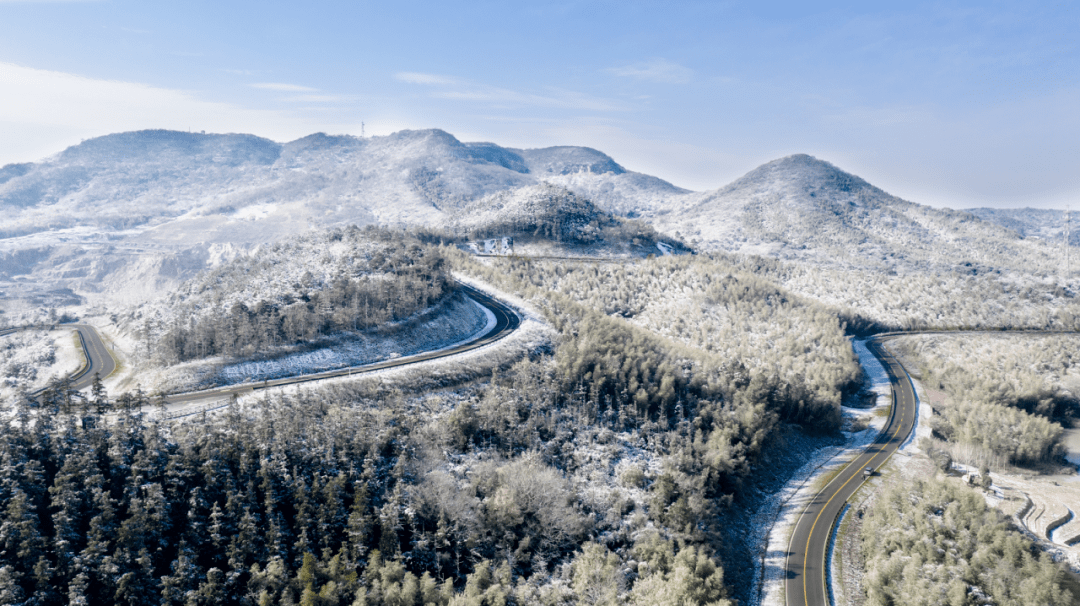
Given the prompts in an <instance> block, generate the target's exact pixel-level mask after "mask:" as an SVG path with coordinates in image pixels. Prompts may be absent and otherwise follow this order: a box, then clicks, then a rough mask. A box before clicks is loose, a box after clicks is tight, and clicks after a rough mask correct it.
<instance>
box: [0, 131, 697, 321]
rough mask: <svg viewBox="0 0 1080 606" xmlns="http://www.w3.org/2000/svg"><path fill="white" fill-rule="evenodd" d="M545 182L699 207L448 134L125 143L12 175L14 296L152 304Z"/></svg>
mask: <svg viewBox="0 0 1080 606" xmlns="http://www.w3.org/2000/svg"><path fill="white" fill-rule="evenodd" d="M543 182H553V183H560V184H566V185H567V186H568V187H571V189H573V190H574V191H576V192H578V193H580V194H582V195H585V196H588V197H589V198H590V199H594V200H598V201H607V203H608V204H609V205H610V206H613V207H614V206H619V205H622V207H625V208H629V209H631V210H632V209H633V208H637V207H638V206H648V205H650V204H655V203H656V202H657V201H658V200H661V199H664V198H665V196H668V195H672V194H675V195H678V194H682V193H684V190H681V189H679V188H677V187H674V186H673V185H671V184H669V183H666V182H664V181H661V180H659V179H656V178H654V177H648V176H646V175H640V174H637V173H633V172H630V171H627V170H625V169H624V168H623V167H621V166H619V164H617V163H616V162H615V161H614V160H613V159H611V158H610V157H608V156H607V155H605V154H603V153H601V152H598V151H596V150H593V149H589V148H583V147H553V148H546V149H533V150H518V149H511V148H504V147H500V146H498V145H495V144H492V143H463V142H461V141H459V140H457V139H456V138H455V137H453V136H452V135H450V134H448V133H446V132H443V131H441V130H425V131H402V132H399V133H395V134H393V135H390V136H386V137H372V138H358V137H350V136H341V137H334V136H328V135H324V134H315V135H311V136H308V137H304V138H303V139H299V140H296V141H292V142H289V143H285V144H279V143H275V142H273V141H270V140H268V139H262V138H259V137H255V136H252V135H236V134H227V135H207V134H196V133H185V132H175V131H160V130H157V131H139V132H130V133H120V134H114V135H108V136H105V137H99V138H96V139H91V140H88V141H85V142H83V143H81V144H79V145H76V146H74V147H71V148H69V149H67V150H65V151H63V152H61V153H60V154H57V155H56V156H54V157H51V158H49V159H46V160H44V161H42V162H39V163H33V164H17V165H8V166H5V167H3V168H2V169H0V209H2V211H3V212H2V214H0V282H7V281H9V280H13V279H15V278H16V277H17V276H27V275H28V274H30V275H31V279H29V280H27V283H29V282H34V283H48V284H61V285H63V286H68V287H73V288H75V289H76V290H79V291H81V292H95V291H110V292H112V293H114V294H121V293H122V294H125V295H128V296H126V297H124V298H130V299H140V298H143V294H144V293H143V292H141V291H143V290H147V291H156V290H160V289H162V288H167V287H169V286H170V285H174V284H176V283H177V281H178V280H181V279H184V278H186V277H190V276H191V275H193V273H194V272H196V271H198V270H200V269H202V268H204V267H206V266H208V265H212V264H213V263H214V262H215V261H216V260H219V259H221V258H228V257H229V256H230V255H231V254H235V253H236V252H237V251H239V250H242V249H245V248H249V247H251V246H254V245H258V244H261V243H266V242H274V241H279V240H282V239H283V238H286V237H289V236H293V235H295V234H297V233H301V232H304V231H307V230H309V229H317V228H325V227H332V226H342V225H347V224H356V225H365V224H369V223H378V224H383V225H424V226H436V227H442V226H446V225H448V224H449V222H450V218H451V216H460V212H459V211H460V210H461V209H462V208H463V207H465V206H467V205H468V204H469V203H471V202H473V201H475V200H478V199H481V198H483V197H485V196H488V195H491V194H495V193H498V192H505V191H510V190H514V189H517V188H521V187H527V186H534V185H537V184H539V183H543ZM639 201H640V202H639ZM18 286H19V285H16V288H15V289H14V290H19V288H18Z"/></svg>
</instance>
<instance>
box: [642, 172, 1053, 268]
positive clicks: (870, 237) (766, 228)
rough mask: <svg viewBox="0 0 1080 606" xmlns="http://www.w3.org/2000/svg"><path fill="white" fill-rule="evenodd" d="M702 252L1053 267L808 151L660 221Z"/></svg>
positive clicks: (989, 232)
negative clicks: (885, 189)
mask: <svg viewBox="0 0 1080 606" xmlns="http://www.w3.org/2000/svg"><path fill="white" fill-rule="evenodd" d="M653 222H654V225H655V226H656V227H657V228H658V229H659V230H661V231H665V232H668V233H676V232H677V233H678V234H680V235H681V236H682V237H684V238H687V239H689V240H691V241H695V242H696V243H697V245H698V247H699V248H700V249H706V250H708V249H714V250H717V249H718V250H728V251H741V252H747V253H755V254H762V255H768V256H774V257H779V258H785V259H799V260H806V261H812V262H821V263H828V264H841V265H852V266H860V267H880V268H882V269H886V270H888V269H897V270H905V269H918V268H933V269H946V270H947V269H957V270H960V271H979V270H980V269H983V270H1002V269H1022V270H1038V269H1042V270H1046V269H1048V268H1050V267H1052V266H1053V265H1054V263H1055V261H1054V259H1053V255H1052V253H1051V251H1050V249H1048V248H1047V247H1046V246H1045V244H1043V243H1041V242H1038V241H1028V240H1025V239H1023V238H1022V237H1020V235H1018V234H1017V233H1016V232H1014V231H1012V230H1010V229H1006V228H1004V227H1002V226H1001V225H998V224H996V223H993V222H989V221H984V220H982V219H980V218H978V217H977V216H975V215H973V214H971V213H968V212H963V211H955V210H949V209H937V208H932V207H929V206H923V205H921V204H915V203H912V202H908V201H906V200H902V199H900V198H897V197H895V196H893V195H890V194H888V193H886V192H884V191H882V190H881V189H878V188H877V187H874V186H873V185H871V184H869V183H867V182H866V181H864V180H863V179H860V178H859V177H856V176H855V175H852V174H849V173H846V172H844V171H842V170H840V169H839V168H837V167H835V166H833V165H832V164H830V163H828V162H825V161H822V160H818V159H817V158H814V157H812V156H807V155H803V154H799V155H794V156H788V157H786V158H781V159H779V160H774V161H772V162H769V163H767V164H764V165H762V166H760V167H758V168H756V169H754V170H752V171H750V172H749V173H747V174H746V175H744V176H743V177H741V178H739V179H738V180H736V181H734V182H733V183H731V184H730V185H727V186H726V187H723V188H720V189H718V190H715V191H710V192H705V193H701V194H693V195H691V196H682V197H679V198H670V199H669V203H668V206H667V207H666V208H663V209H662V210H661V211H660V212H657V214H655V216H654V217H653Z"/></svg>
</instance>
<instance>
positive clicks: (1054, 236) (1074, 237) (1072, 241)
mask: <svg viewBox="0 0 1080 606" xmlns="http://www.w3.org/2000/svg"><path fill="white" fill-rule="evenodd" d="M968 212H969V213H971V214H973V215H975V216H976V217H979V218H980V219H983V220H984V221H989V222H991V223H997V224H998V225H1000V226H1002V227H1006V228H1008V229H1011V230H1013V231H1014V232H1016V233H1017V234H1018V235H1020V236H1021V237H1024V238H1039V239H1041V240H1046V241H1048V242H1050V243H1051V244H1052V245H1057V246H1061V245H1062V244H1063V243H1064V241H1065V223H1066V214H1065V212H1064V211H1061V210H1050V209H1046V208H971V209H968ZM1068 222H1069V245H1070V246H1078V245H1080V214H1077V213H1075V212H1074V213H1070V214H1069V216H1068Z"/></svg>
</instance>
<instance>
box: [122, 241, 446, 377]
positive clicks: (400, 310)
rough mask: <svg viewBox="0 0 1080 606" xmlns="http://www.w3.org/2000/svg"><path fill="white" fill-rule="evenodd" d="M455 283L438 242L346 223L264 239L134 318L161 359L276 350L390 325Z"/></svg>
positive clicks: (417, 310)
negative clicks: (272, 241)
mask: <svg viewBox="0 0 1080 606" xmlns="http://www.w3.org/2000/svg"><path fill="white" fill-rule="evenodd" d="M453 290H454V287H453V283H452V282H451V280H450V278H449V275H448V274H447V272H446V270H445V269H444V267H443V258H442V256H441V254H440V252H439V249H438V247H437V246H436V247H430V246H425V245H424V244H423V243H422V242H421V241H420V240H419V239H417V237H416V236H414V235H410V234H406V233H404V232H401V231H390V230H385V229H380V228H375V227H365V228H357V227H351V228H346V229H340V230H330V231H326V232H318V233H313V234H308V235H306V236H303V237H299V238H296V239H294V240H291V241H287V242H284V243H277V244H268V245H266V246H263V247H261V248H259V249H257V250H255V251H253V252H252V253H251V254H248V255H242V256H240V257H237V258H236V259H234V260H232V261H231V262H228V263H225V264H223V265H221V266H219V267H217V268H215V269H213V270H211V271H207V272H203V273H202V274H199V275H198V276H197V277H195V278H193V279H192V280H189V281H188V282H185V283H184V284H183V285H182V286H181V287H180V288H178V289H177V290H176V291H175V292H173V293H171V294H170V295H169V296H167V297H165V298H163V299H161V300H160V301H159V302H157V303H151V304H148V305H145V306H143V307H142V308H141V309H139V310H138V311H137V312H135V313H134V318H133V320H134V321H135V322H136V323H137V324H139V325H141V327H142V330H141V332H142V334H143V335H144V337H145V339H146V342H147V348H148V350H150V351H153V352H155V353H156V354H157V356H158V357H159V358H160V359H161V361H163V362H166V363H168V362H175V361H180V360H187V359H193V358H202V357H206V356H211V355H220V354H224V355H228V356H243V355H251V354H254V353H255V352H259V353H261V354H263V355H266V354H267V353H272V352H273V351H274V348H275V347H279V346H287V345H293V344H296V343H299V342H301V341H310V340H313V339H316V338H318V337H320V336H324V335H328V334H331V333H334V332H340V331H350V330H351V331H355V330H361V329H367V328H372V327H379V326H383V325H385V324H387V323H389V322H396V321H400V320H403V319H406V318H409V317H411V316H414V315H415V314H417V313H418V312H420V311H422V310H424V309H425V308H428V307H430V306H432V305H433V304H435V303H436V302H438V301H439V300H441V299H442V298H443V297H445V296H446V295H448V294H449V293H451V292H452V291H453Z"/></svg>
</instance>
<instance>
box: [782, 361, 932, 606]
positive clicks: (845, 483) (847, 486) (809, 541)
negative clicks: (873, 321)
mask: <svg viewBox="0 0 1080 606" xmlns="http://www.w3.org/2000/svg"><path fill="white" fill-rule="evenodd" d="M867 347H868V348H869V349H870V351H871V352H873V354H874V355H875V356H876V357H877V358H878V360H880V361H881V365H882V366H884V367H885V370H886V371H887V372H888V373H889V381H890V382H891V383H892V397H893V402H892V411H891V414H890V415H889V422H888V423H887V424H886V425H885V428H884V429H882V431H881V434H880V435H879V436H878V439H877V440H875V441H874V442H873V443H872V444H870V445H869V446H867V448H866V450H864V451H863V452H862V454H860V455H859V456H857V457H855V459H854V460H853V461H851V462H850V463H849V464H848V465H847V467H845V468H844V469H843V470H841V471H840V473H839V474H837V475H836V477H834V478H833V479H832V480H830V481H829V483H828V484H826V485H825V487H824V488H823V489H821V491H820V492H818V493H817V494H816V495H815V496H814V498H813V499H812V500H811V501H810V503H809V504H808V505H807V506H806V508H805V509H804V510H803V512H802V514H801V515H800V516H799V519H798V520H797V521H796V523H795V529H794V531H793V532H792V535H791V539H790V540H789V542H788V549H787V559H786V561H785V569H786V570H785V579H786V580H785V582H784V594H785V596H786V603H787V606H824V605H827V604H829V597H828V590H827V589H826V587H825V558H826V548H827V547H828V543H829V537H830V536H831V535H832V530H833V525H834V524H835V522H836V518H837V516H838V515H839V514H840V511H841V510H842V509H843V508H844V504H845V503H846V502H847V500H848V499H849V498H851V495H853V494H854V493H855V491H856V490H858V489H859V487H860V486H862V483H863V482H864V481H865V478H864V477H863V469H864V468H866V467H873V468H874V470H875V472H876V471H877V470H878V469H880V468H881V466H882V465H883V464H884V463H885V461H886V460H888V458H889V457H890V456H892V454H893V453H894V452H896V450H897V449H898V448H899V447H900V445H901V444H903V443H904V441H905V440H906V439H907V437H908V435H909V434H910V433H911V431H912V429H913V428H914V426H915V418H916V415H917V414H918V411H917V410H916V400H915V388H914V387H913V386H912V384H911V380H910V379H909V378H908V375H907V372H906V371H905V370H904V367H903V366H901V365H900V363H899V362H898V361H896V359H895V358H894V357H893V356H892V354H890V353H889V352H888V351H887V350H886V349H885V348H884V347H883V346H882V344H881V341H878V340H870V341H867Z"/></svg>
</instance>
